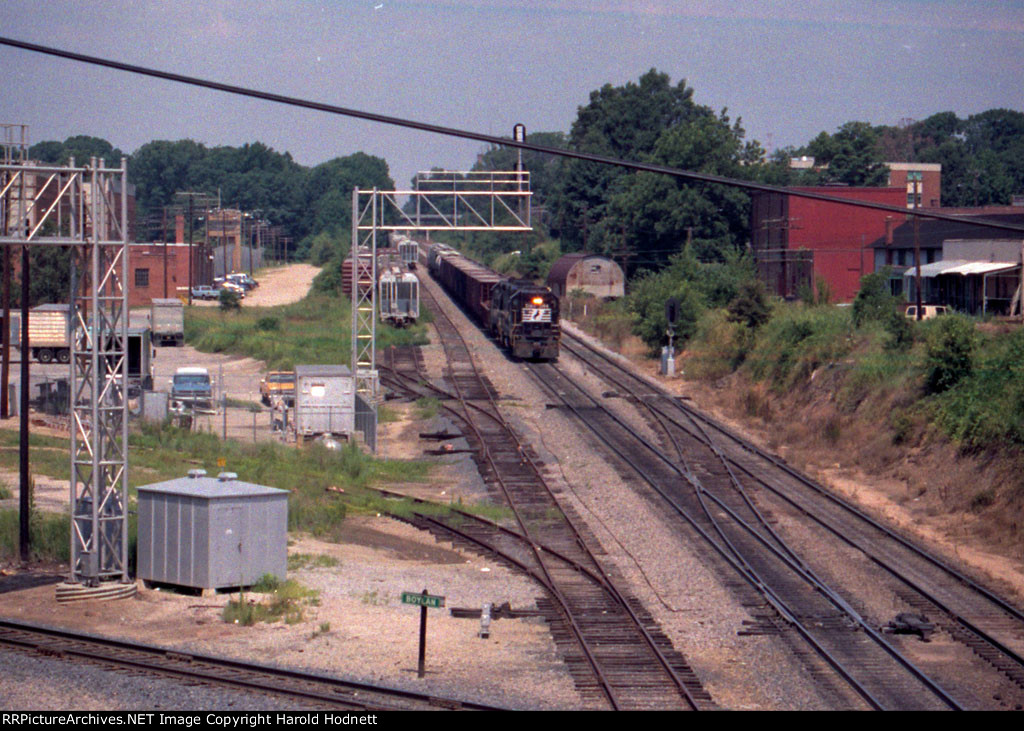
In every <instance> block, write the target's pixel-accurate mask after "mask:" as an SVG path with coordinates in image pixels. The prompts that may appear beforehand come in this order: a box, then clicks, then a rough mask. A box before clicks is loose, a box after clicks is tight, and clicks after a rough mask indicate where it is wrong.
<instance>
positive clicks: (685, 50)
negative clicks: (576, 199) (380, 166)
mask: <svg viewBox="0 0 1024 731" xmlns="http://www.w3.org/2000/svg"><path fill="white" fill-rule="evenodd" d="M0 36H4V37H7V38H13V39H16V40H21V41H27V42H31V43H38V44H40V45H47V46H54V47H58V48H61V49H64V50H69V51H74V52H77V53H83V54H88V55H95V56H103V57H107V58H111V59H114V60H117V61H122V62H124V63H130V64H137V65H141V66H148V67H151V68H156V69H159V70H163V71H171V72H175V73H180V74H185V75H191V76H197V77H201V78H204V79H208V80H213V81H219V82H223V83H227V84H233V85H238V86H244V87H250V88H255V89H259V90H262V91H268V92H273V93H277V94H283V95H287V96H295V97H301V98H303V99H308V100H311V101H317V102H323V103H326V104H333V105H337V106H343V107H350V108H356V109H360V110H363V111H368V112H375V113H379V114H385V115H390V116H396V117H405V118H409V119H413V120H417V121H422V122H428V123H432V124H438V125H443V126H451V127H458V128H462V129H468V130H472V131H475V132H480V133H483V134H491V135H499V136H502V135H511V130H512V127H513V125H514V124H516V123H522V124H524V125H525V126H526V128H527V130H528V131H529V132H548V131H562V132H568V131H569V129H570V127H571V125H572V123H573V120H574V119H575V117H576V112H577V108H578V107H579V106H581V105H585V104H586V103H587V101H588V99H589V95H590V93H591V92H592V91H594V90H596V89H599V88H600V87H601V86H603V85H605V84H612V85H613V86H619V85H622V84H625V83H626V82H628V81H636V80H637V79H638V78H639V77H640V76H641V75H642V74H644V73H645V72H646V71H648V70H649V69H651V68H656V69H658V70H659V71H662V72H665V73H667V74H669V76H670V77H671V79H672V81H673V83H677V82H679V81H681V80H684V79H685V80H686V82H687V84H688V85H689V86H691V87H692V88H693V89H694V99H695V101H696V102H697V103H698V104H703V105H706V106H708V107H711V108H712V109H714V110H715V111H721V110H722V109H723V108H725V109H727V110H728V114H729V116H730V117H731V118H732V119H733V120H735V118H736V117H740V118H741V119H742V124H743V127H744V128H745V129H746V131H747V138H748V139H756V140H758V141H759V142H760V143H761V145H762V146H763V147H766V148H768V149H769V150H772V149H776V148H779V147H785V146H788V145H794V146H798V145H803V144H805V143H807V142H809V141H810V140H811V139H812V138H813V137H814V136H815V135H817V134H818V133H819V132H821V131H828V132H835V130H836V129H837V128H838V127H839V126H840V125H842V124H843V123H845V122H848V121H852V120H858V121H866V122H870V123H872V124H898V123H899V122H900V121H901V120H904V119H924V118H925V117H928V116H930V115H932V114H935V113H937V112H943V111H953V112H955V113H956V114H957V115H958V116H959V117H961V118H965V117H967V116H968V115H971V114H976V113H979V112H982V111H985V110H987V109H992V108H998V107H1003V108H1010V109H1016V110H1022V111H1024V83H1022V81H1024V0H1004V1H995V0H972V1H971V2H966V1H964V0H960V1H957V2H954V1H952V0H852V2H851V0H727V1H721V2H719V1H718V0H327V1H323V0H322V1H320V2H312V1H307V0H279V1H276V2H275V1H273V0H249V1H248V2H241V1H240V0H205V1H204V2H192V1H191V0H175V1H173V2H168V1H167V0H159V1H153V0H47V2H39V0H2V2H0ZM0 69H2V82H0V89H2V93H0V99H2V104H0V108H2V111H0V123H3V124H27V125H28V134H29V142H30V144H34V143H36V142H41V141H44V140H63V139H65V138H67V137H69V136H72V135H79V134H85V135H91V136H96V137H102V138H104V139H106V140H108V141H109V142H111V144H113V145H114V146H115V147H118V148H120V149H121V150H122V151H124V152H126V153H129V154H130V153H131V152H133V151H134V150H136V149H138V147H140V146H141V145H143V144H145V143H146V142H149V141H152V140H158V139H159V140H179V139H192V140H195V141H197V142H201V143H203V144H205V145H207V146H211V147H212V146H217V145H232V146H237V145H242V144H244V143H247V142H256V141H259V142H262V143H264V144H266V145H269V146H270V147H272V148H274V149H275V150H277V151H279V152H289V153H291V155H292V157H293V158H294V159H295V160H296V161H297V162H299V163H301V164H303V165H309V166H312V165H316V164H318V163H321V162H324V161H326V160H329V159H332V158H334V157H339V156H344V155H349V154H352V153H354V152H357V151H363V152H366V153H368V154H372V155H378V156H380V157H383V158H384V159H385V160H387V162H388V164H389V166H390V170H391V176H392V178H393V179H394V180H395V182H396V185H397V187H398V188H399V189H404V188H407V186H408V184H409V180H410V178H411V177H412V176H413V175H414V174H415V172H416V171H417V170H427V169H430V168H431V167H433V166H440V167H444V168H447V169H452V170H466V169H469V167H471V166H472V164H473V162H474V161H475V159H476V156H477V155H478V154H480V153H481V152H483V151H485V149H486V148H485V145H482V144H481V143H477V142H470V141H464V140H457V139H453V138H447V137H442V136H439V135H432V134H428V133H423V132H416V131H412V130H406V129H401V128H396V127H388V126H384V125H380V124H373V123H370V122H364V121H360V120H354V119H349V118H343V117H338V116H332V115H327V114H324V113H317V112H312V111H308V110H301V109H297V108H292V107H286V106H282V105H280V104H274V103H271V102H264V101H257V100H251V99H245V98H242V97H237V96H230V95H227V94H225V93H222V92H215V91H212V90H206V89H197V88H193V87H186V86H182V85H177V84H174V83H172V82H168V81H162V80H157V79H150V78H146V77H141V76H133V75H130V74H127V73H124V72H120V71H113V70H108V69H104V68H99V67H94V66H87V65H84V64H81V63H77V62H73V61H68V60H63V59H58V58H54V57H50V56H44V55H41V54H38V53H34V52H30V51H24V50H20V49H14V48H11V47H8V46H0Z"/></svg>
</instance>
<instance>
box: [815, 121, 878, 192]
mask: <svg viewBox="0 0 1024 731" xmlns="http://www.w3.org/2000/svg"><path fill="white" fill-rule="evenodd" d="M805 149H806V152H804V153H803V154H806V155H811V156H813V157H814V163H815V165H816V166H825V165H827V166H828V170H827V171H824V172H823V173H822V175H823V178H824V180H825V181H826V182H835V183H845V184H846V185H857V186H879V185H885V183H886V181H887V180H888V175H889V173H888V170H887V169H886V167H885V165H884V164H883V162H884V161H883V159H882V154H881V149H880V147H879V132H878V131H877V130H876V129H875V128H874V127H872V126H871V125H870V124H869V123H867V122H847V123H846V124H844V125H843V126H842V127H840V128H839V130H838V131H837V132H836V133H835V134H834V135H829V134H828V133H827V132H821V133H820V134H819V135H818V136H817V137H815V138H814V139H813V140H811V142H810V144H808V145H807V147H806V148H805Z"/></svg>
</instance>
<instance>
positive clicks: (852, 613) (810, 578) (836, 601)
mask: <svg viewBox="0 0 1024 731" xmlns="http://www.w3.org/2000/svg"><path fill="white" fill-rule="evenodd" d="M552 369H553V370H556V371H558V370H559V369H558V368H557V367H556V366H552ZM562 375H563V377H564V378H565V379H566V380H567V381H568V382H570V383H572V384H573V385H574V386H576V388H577V389H579V391H580V392H581V393H583V394H584V395H585V396H586V397H587V398H589V399H591V400H592V401H593V402H594V404H595V406H596V408H599V409H602V410H603V411H605V413H607V414H608V415H609V416H610V417H611V418H612V419H613V420H614V421H616V422H617V423H618V424H619V425H620V427H622V428H623V429H625V430H626V431H627V432H631V433H634V438H635V439H636V440H637V442H639V443H640V444H642V445H643V446H644V447H645V448H646V449H647V450H648V451H650V452H651V454H653V455H655V456H656V457H657V458H659V459H660V460H661V461H663V462H664V463H665V464H666V465H667V466H668V467H669V468H670V469H672V470H674V471H675V472H677V473H678V474H679V475H680V476H682V477H683V478H684V479H686V480H687V482H689V483H690V484H691V486H693V487H694V489H695V490H697V491H698V492H703V493H704V494H706V495H708V496H709V497H711V498H712V499H715V501H716V502H719V501H718V500H717V499H716V498H715V497H714V496H713V495H711V494H710V493H708V492H707V491H706V489H705V488H704V487H703V486H702V485H700V481H699V480H698V479H697V478H696V476H695V475H694V474H693V473H692V472H690V471H689V470H685V471H684V470H682V469H680V468H679V467H678V465H676V464H675V463H674V462H672V460H670V459H668V458H667V457H666V456H665V455H664V454H663V453H662V452H661V450H660V449H658V448H657V447H655V446H654V445H652V444H650V443H649V442H648V441H647V440H646V439H644V438H643V437H642V436H640V435H638V434H635V430H633V429H632V428H631V427H630V426H629V425H627V424H625V423H624V422H622V420H621V419H620V418H619V417H618V416H617V415H616V414H614V413H612V412H611V411H609V410H608V409H606V408H605V407H603V406H602V405H601V404H600V403H598V402H597V400H596V399H593V397H591V396H590V395H589V394H588V393H587V392H586V391H584V390H583V389H582V388H581V387H579V386H578V385H577V384H575V383H574V382H573V381H572V380H571V379H570V378H568V377H567V376H565V374H562ZM537 380H538V382H540V383H542V384H543V385H544V387H545V388H546V389H547V390H548V391H549V392H551V393H552V394H553V395H555V396H556V398H559V399H561V400H562V401H563V402H565V403H566V405H567V406H569V408H571V409H573V411H574V413H576V415H577V417H578V418H580V419H581V421H584V423H587V426H588V427H589V428H590V429H591V431H593V432H594V433H595V434H598V435H599V436H601V435H600V433H599V432H598V431H597V430H596V429H594V427H593V425H592V424H590V423H589V421H587V420H586V419H583V418H582V415H581V414H579V412H578V411H577V410H576V408H575V407H574V406H573V405H572V404H569V403H568V401H567V400H566V399H565V398H564V397H562V396H561V394H559V393H558V392H557V391H556V390H555V389H554V388H553V387H551V386H550V384H549V382H548V381H547V379H543V378H538V379H537ZM602 439H603V441H605V443H606V444H608V445H609V446H610V447H612V449H613V450H615V452H616V454H618V455H619V456H620V457H621V458H623V459H625V460H626V461H627V463H629V464H630V465H631V466H632V467H633V468H634V469H635V470H637V471H638V474H640V475H641V476H643V477H644V479H645V480H646V481H647V482H648V484H651V486H652V487H655V485H654V481H653V480H651V479H650V478H649V477H648V476H647V475H646V474H645V472H644V470H643V469H642V468H640V467H639V466H638V465H636V464H635V462H633V460H632V459H631V458H630V457H629V456H627V455H626V453H625V452H624V451H623V450H622V449H619V448H618V447H617V446H616V445H613V444H612V443H611V441H610V440H606V439H604V438H603V436H602ZM655 489H656V490H658V492H659V494H661V495H662V496H663V497H665V499H666V500H668V501H669V502H670V503H671V504H673V505H674V507H675V509H676V510H677V512H680V514H685V510H683V509H682V508H681V506H678V505H675V503H674V501H673V500H672V498H670V497H669V496H668V495H666V494H665V493H664V492H662V491H661V490H660V489H658V488H657V487H655ZM719 504H720V505H721V506H722V507H725V508H726V509H727V510H728V511H729V512H730V513H732V511H731V509H728V507H727V506H725V504H724V503H721V502H719ZM732 516H733V518H734V520H735V521H736V522H738V523H739V524H740V526H741V527H742V528H744V529H745V530H747V531H749V532H750V533H751V534H753V535H754V536H755V538H757V539H758V540H759V541H760V542H761V543H762V545H764V546H765V547H766V548H767V549H768V550H769V551H771V552H772V553H773V554H774V555H776V556H777V557H778V558H779V559H780V560H781V561H783V563H786V564H787V565H788V566H789V567H790V568H791V570H794V571H795V572H796V573H797V575H798V576H800V577H801V578H803V579H804V581H806V582H807V583H808V584H809V585H810V586H812V587H813V588H815V589H816V590H817V591H819V592H821V593H822V595H823V596H825V598H826V599H828V601H829V602H830V603H832V604H833V605H834V606H835V607H836V608H837V609H839V610H840V611H842V612H843V613H844V614H846V615H847V616H849V617H850V619H852V620H853V621H854V622H855V623H856V624H858V625H859V626H861V627H862V629H863V630H864V631H865V633H866V634H867V635H868V636H869V637H870V638H871V639H872V640H873V641H874V642H876V644H878V646H879V647H880V648H881V649H882V650H883V651H885V652H886V653H887V654H889V655H890V657H892V658H893V659H894V660H895V661H896V662H898V663H899V664H900V665H902V666H903V667H904V669H905V670H907V672H909V673H911V674H912V675H913V676H914V677H916V678H917V679H918V680H919V681H920V682H921V683H923V684H924V685H925V686H926V687H927V688H928V689H929V690H930V691H931V692H932V693H934V694H935V695H936V697H938V698H939V699H940V700H941V701H942V702H943V703H945V704H946V705H947V706H949V707H950V708H953V709H955V710H962V709H961V706H960V705H959V704H958V703H957V702H956V700H955V699H953V698H952V696H951V695H950V694H949V693H948V692H947V691H945V690H944V689H943V688H941V687H940V686H939V685H938V684H937V683H935V681H933V680H932V679H931V678H929V677H928V676H927V674H926V673H924V671H922V670H921V669H920V668H917V667H916V666H915V665H914V664H913V663H912V662H910V660H908V659H907V658H905V657H903V655H902V654H901V653H899V652H898V651H897V650H896V649H895V648H894V647H892V646H891V645H890V644H889V643H888V642H886V641H885V639H884V638H883V637H882V636H881V635H880V634H878V633H877V631H876V630H875V629H874V628H873V627H871V625H870V624H868V623H867V621H866V620H865V619H864V618H863V617H862V616H861V615H860V614H859V613H858V612H856V610H854V609H853V608H852V607H850V606H849V604H848V603H847V602H846V601H845V600H844V599H842V597H841V596H839V595H838V593H836V592H835V591H834V590H832V589H831V588H830V587H828V586H827V585H826V584H825V583H824V582H822V581H821V580H820V579H818V578H817V577H816V576H814V575H813V574H808V573H804V572H802V571H799V570H797V566H796V564H794V563H792V562H791V561H789V560H788V559H786V558H785V557H784V556H783V555H782V553H781V552H780V551H779V550H778V549H777V548H775V547H774V546H771V545H770V543H768V542H767V541H766V540H765V539H764V538H763V536H760V534H759V533H758V532H757V531H755V530H753V528H751V527H750V526H749V525H748V524H747V523H746V522H745V521H742V520H740V519H739V518H738V516H736V515H735V513H732ZM686 517H687V518H688V520H689V521H690V522H691V524H693V522H694V521H693V519H692V518H691V517H689V516H686ZM712 522H713V523H714V522H715V521H714V520H713V519H712ZM716 530H717V528H716ZM727 542H728V541H727ZM729 546H730V549H731V550H733V551H735V548H734V547H733V546H732V544H731V543H729ZM720 553H721V551H720ZM743 562H744V563H746V561H745V559H744V560H743ZM755 575H756V573H755ZM757 586H759V587H761V590H762V591H763V590H764V589H766V588H768V587H767V584H766V583H765V582H764V581H763V579H761V578H760V577H758V581H757ZM772 595H773V596H775V597H776V599H778V600H779V602H780V603H781V604H783V606H785V604H784V602H782V600H781V598H779V597H778V595H777V594H775V593H774V592H772ZM787 613H788V614H790V615H791V616H792V612H787ZM797 624H798V625H799V623H797ZM812 646H815V645H813V644H812ZM821 649H822V650H824V648H821ZM854 687H855V688H857V687H859V684H856V685H855V686H854ZM864 692H865V693H867V691H866V689H865V690H864ZM865 698H866V699H870V700H869V702H872V703H873V704H874V703H875V702H876V701H875V699H873V698H872V697H871V696H870V694H869V693H868V695H865Z"/></svg>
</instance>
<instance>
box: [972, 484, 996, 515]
mask: <svg viewBox="0 0 1024 731" xmlns="http://www.w3.org/2000/svg"><path fill="white" fill-rule="evenodd" d="M995 501H996V492H995V490H993V489H992V488H991V487H989V488H986V489H984V490H981V491H979V492H977V493H975V495H974V497H972V498H971V510H974V511H978V510H982V509H983V508H987V507H988V506H989V505H992V504H993V503H994V502H995Z"/></svg>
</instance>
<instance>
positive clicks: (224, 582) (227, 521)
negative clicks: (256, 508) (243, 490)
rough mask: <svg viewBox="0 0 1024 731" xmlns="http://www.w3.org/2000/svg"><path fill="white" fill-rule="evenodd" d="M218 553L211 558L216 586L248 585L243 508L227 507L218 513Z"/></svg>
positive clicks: (216, 530)
mask: <svg viewBox="0 0 1024 731" xmlns="http://www.w3.org/2000/svg"><path fill="white" fill-rule="evenodd" d="M214 532H215V534H216V535H217V540H216V542H215V545H216V552H215V553H214V555H212V556H211V557H210V559H211V562H212V563H213V567H214V576H215V577H216V580H215V581H214V585H215V586H218V587H220V586H239V585H245V584H247V583H248V578H249V577H248V573H249V572H248V570H247V569H246V564H247V562H248V556H247V555H246V554H247V550H246V545H245V543H246V541H245V532H244V525H243V522H242V508H240V507H238V506H231V505H225V506H224V507H222V508H221V509H220V510H218V511H217V523H216V525H215V526H214Z"/></svg>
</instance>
